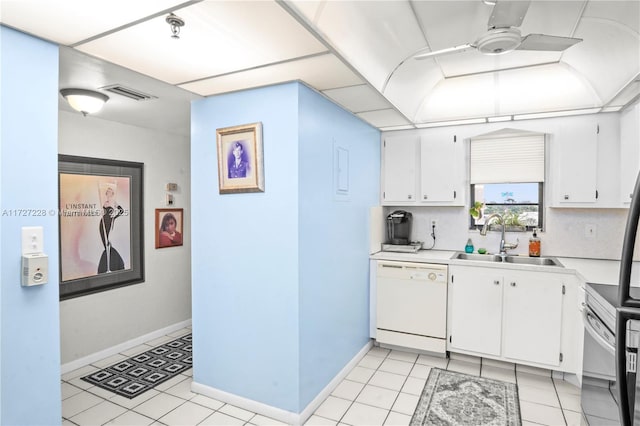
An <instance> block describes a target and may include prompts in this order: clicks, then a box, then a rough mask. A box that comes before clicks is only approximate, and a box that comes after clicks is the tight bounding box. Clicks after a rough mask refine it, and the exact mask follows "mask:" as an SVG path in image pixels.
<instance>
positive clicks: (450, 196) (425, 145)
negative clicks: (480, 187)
mask: <svg viewBox="0 0 640 426" xmlns="http://www.w3.org/2000/svg"><path fill="white" fill-rule="evenodd" d="M463 148H464V142H463V141H458V140H457V138H456V136H454V135H453V134H444V135H434V136H422V138H421V140H420V199H419V201H420V202H421V203H423V204H429V205H432V204H438V205H462V204H463V203H464V196H463V194H464V170H465V161H464V160H465V158H464V149H463Z"/></svg>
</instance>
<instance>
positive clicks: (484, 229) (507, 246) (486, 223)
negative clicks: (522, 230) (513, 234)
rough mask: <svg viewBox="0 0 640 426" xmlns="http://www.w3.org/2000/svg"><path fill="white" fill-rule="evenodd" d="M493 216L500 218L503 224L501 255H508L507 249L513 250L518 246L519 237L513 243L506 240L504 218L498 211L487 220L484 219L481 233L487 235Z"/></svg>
mask: <svg viewBox="0 0 640 426" xmlns="http://www.w3.org/2000/svg"><path fill="white" fill-rule="evenodd" d="M493 218H498V219H500V224H501V225H502V233H501V235H500V252H499V253H498V254H499V255H500V256H506V255H507V250H513V249H514V248H516V247H518V243H519V242H520V240H519V239H517V238H516V243H515V244H512V243H507V242H506V241H505V240H504V226H505V225H504V218H503V217H502V216H501V215H499V214H498V213H494V214H492V215H491V216H489V217H488V218H487V219H486V220H485V221H484V225H483V226H482V229H481V230H480V235H482V236H483V237H484V236H485V235H487V226H489V222H491V219H493Z"/></svg>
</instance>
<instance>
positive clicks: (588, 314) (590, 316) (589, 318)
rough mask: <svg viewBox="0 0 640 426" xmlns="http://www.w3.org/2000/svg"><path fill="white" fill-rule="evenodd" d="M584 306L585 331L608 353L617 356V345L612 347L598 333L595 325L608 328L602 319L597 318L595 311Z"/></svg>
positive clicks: (583, 320)
mask: <svg viewBox="0 0 640 426" xmlns="http://www.w3.org/2000/svg"><path fill="white" fill-rule="evenodd" d="M582 306H583V307H584V309H583V310H582V322H583V323H584V329H585V331H586V332H587V333H589V335H590V336H591V337H592V338H593V339H594V340H595V341H596V342H597V343H598V344H599V345H600V346H602V347H603V348H604V349H605V350H606V351H607V352H609V353H610V354H611V355H615V353H616V347H615V345H612V344H611V343H609V341H608V340H607V339H605V338H604V337H602V335H601V334H600V333H599V332H598V330H596V328H595V327H594V326H593V324H594V323H598V324H600V325H601V326H602V327H604V328H606V326H605V325H604V324H603V323H602V321H600V319H598V317H596V316H595V314H594V313H593V311H591V309H589V306H587V305H586V304H583V305H582Z"/></svg>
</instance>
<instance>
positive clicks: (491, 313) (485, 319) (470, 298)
mask: <svg viewBox="0 0 640 426" xmlns="http://www.w3.org/2000/svg"><path fill="white" fill-rule="evenodd" d="M450 269H451V284H450V291H451V292H450V295H451V312H450V316H449V318H450V320H451V332H450V333H451V334H450V338H451V340H450V345H451V348H452V349H463V350H467V351H474V352H479V353H483V354H489V355H500V344H501V334H502V333H501V329H502V282H503V279H502V274H501V271H500V270H497V269H488V268H487V269H483V268H473V267H464V266H451V267H450Z"/></svg>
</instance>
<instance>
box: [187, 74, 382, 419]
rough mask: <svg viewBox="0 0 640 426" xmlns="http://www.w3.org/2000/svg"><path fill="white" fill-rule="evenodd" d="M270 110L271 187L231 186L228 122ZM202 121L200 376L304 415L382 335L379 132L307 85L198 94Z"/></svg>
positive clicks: (196, 219) (197, 299)
mask: <svg viewBox="0 0 640 426" xmlns="http://www.w3.org/2000/svg"><path fill="white" fill-rule="evenodd" d="M256 121H261V122H262V124H263V139H264V168H265V192H264V193H256V194H226V195H219V194H218V188H217V186H218V177H217V165H216V164H217V160H216V158H217V154H216V139H215V134H216V128H221V127H228V126H235V125H239V124H247V123H253V122H256ZM191 128H192V140H191V155H192V160H191V172H192V187H191V190H192V223H193V230H194V235H193V239H192V241H193V246H192V277H193V333H194V380H195V381H196V382H197V383H201V384H204V385H207V386H210V387H213V388H216V389H220V390H223V391H226V392H230V393H233V394H236V395H239V396H242V397H245V398H249V399H252V400H255V401H259V402H262V403H265V404H268V405H271V406H274V407H277V408H280V409H283V410H287V411H290V412H294V413H299V412H301V411H302V410H303V409H304V408H305V407H306V405H307V404H308V403H309V402H311V400H312V399H313V398H314V397H315V396H316V395H317V394H318V393H319V392H320V391H321V390H322V389H323V388H324V387H325V386H326V385H327V384H328V383H329V381H330V380H331V379H332V378H333V377H334V376H335V375H336V374H337V373H338V372H339V371H340V370H341V369H342V368H343V367H344V366H345V365H346V363H347V362H348V361H349V360H351V359H352V358H353V357H354V356H355V355H356V354H357V352H358V351H359V350H360V349H361V348H362V347H363V346H364V344H365V343H366V342H367V340H368V320H369V313H368V312H369V310H368V309H369V308H368V303H369V299H368V247H369V246H368V233H369V226H368V223H369V216H368V215H369V207H371V206H373V205H375V204H377V203H378V188H379V167H380V158H379V149H380V148H379V147H380V144H379V140H380V139H379V138H380V135H379V132H378V131H377V130H376V129H373V128H372V127H370V126H368V125H366V124H364V123H363V122H362V121H360V120H359V119H357V118H355V117H354V116H352V115H351V114H349V113H347V112H345V111H344V110H342V109H341V108H339V107H337V106H336V105H334V104H333V103H331V102H329V101H328V100H326V99H325V98H323V97H322V96H321V95H319V94H317V93H315V92H313V91H312V90H310V89H309V88H307V87H306V86H304V85H302V84H300V83H287V84H282V85H277V86H270V87H266V88H260V89H255V90H247V91H243V92H237V93H232V94H227V95H221V96H216V97H212V98H207V99H204V100H201V101H198V102H195V103H194V104H193V105H192V124H191ZM334 139H335V140H336V141H337V142H338V143H339V144H340V145H341V146H343V147H346V148H347V149H348V150H349V151H350V160H351V161H350V177H351V181H350V185H351V186H350V188H351V192H350V195H349V200H348V201H344V200H340V201H336V200H335V199H334V197H333V195H332V194H333V193H332V188H333V174H332V173H333V140H334Z"/></svg>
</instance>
